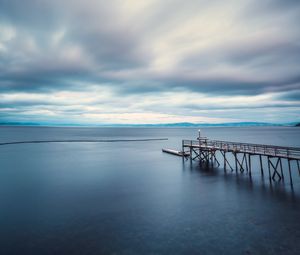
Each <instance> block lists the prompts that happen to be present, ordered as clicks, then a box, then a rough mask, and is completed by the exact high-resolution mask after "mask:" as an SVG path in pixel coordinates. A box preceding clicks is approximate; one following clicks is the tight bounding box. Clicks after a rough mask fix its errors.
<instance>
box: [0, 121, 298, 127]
mask: <svg viewBox="0 0 300 255" xmlns="http://www.w3.org/2000/svg"><path fill="white" fill-rule="evenodd" d="M0 126H74V127H75V126H77V127H80V126H81V127H82V126H90V127H257V126H300V122H299V123H297V122H296V123H295V122H293V123H285V124H274V123H267V122H231V123H190V122H179V123H165V124H74V123H72V124H70V123H60V124H57V123H34V122H0Z"/></svg>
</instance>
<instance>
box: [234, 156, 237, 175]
mask: <svg viewBox="0 0 300 255" xmlns="http://www.w3.org/2000/svg"><path fill="white" fill-rule="evenodd" d="M234 159H235V172H237V169H238V167H237V155H236V152H235V153H234Z"/></svg>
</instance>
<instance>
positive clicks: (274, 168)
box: [182, 136, 300, 185]
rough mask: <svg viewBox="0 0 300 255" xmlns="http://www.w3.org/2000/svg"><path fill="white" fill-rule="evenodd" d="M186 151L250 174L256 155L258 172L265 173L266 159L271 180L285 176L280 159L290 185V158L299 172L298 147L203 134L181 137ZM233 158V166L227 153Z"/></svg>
mask: <svg viewBox="0 0 300 255" xmlns="http://www.w3.org/2000/svg"><path fill="white" fill-rule="evenodd" d="M185 153H188V156H189V158H190V160H199V161H200V163H205V164H208V163H211V164H217V166H218V167H219V166H221V163H222V164H223V168H224V171H226V169H227V168H230V169H231V171H234V170H235V171H236V172H238V171H240V172H242V173H243V172H246V173H248V174H249V176H250V177H251V175H252V166H251V163H252V162H251V159H252V158H253V157H258V158H259V163H260V172H261V175H262V176H263V175H264V167H263V165H264V164H263V161H265V160H266V161H267V165H268V175H269V179H270V181H271V180H273V181H281V180H284V173H283V172H284V171H283V167H282V164H283V160H286V161H287V164H288V171H289V179H290V183H291V185H293V179H292V171H293V169H292V166H291V162H292V161H295V162H296V165H297V170H298V174H299V176H300V148H295V147H284V146H273V145H264V144H251V143H236V142H228V141H217V140H209V139H207V138H206V137H200V136H199V137H198V138H197V140H182V154H183V155H185ZM229 154H231V157H233V158H234V166H232V165H231V164H230V161H229V160H228V156H230V155H229Z"/></svg>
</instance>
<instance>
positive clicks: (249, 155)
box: [246, 154, 251, 177]
mask: <svg viewBox="0 0 300 255" xmlns="http://www.w3.org/2000/svg"><path fill="white" fill-rule="evenodd" d="M248 159H249V176H250V177H251V154H248ZM246 164H247V162H246Z"/></svg>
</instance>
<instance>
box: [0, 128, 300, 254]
mask: <svg viewBox="0 0 300 255" xmlns="http://www.w3.org/2000/svg"><path fill="white" fill-rule="evenodd" d="M201 135H203V136H206V137H208V138H209V139H214V140H225V141H234V142H247V143H259V144H270V145H280V146H293V147H300V128H296V127H275V126H274V127H207V128H205V127H201ZM197 136H198V128H162V127H160V128H155V127H148V128H141V127H139V128H134V127H132V128H131V127H126V128H125V127H123V128H120V127H112V128H104V127H8V126H6V127H0V143H3V142H13V141H34V140H68V139H69V140H71V139H73V140H92V139H96V140H103V139H104V140H105V139H106V140H135V139H157V138H168V140H153V141H121V142H99V143H88V142H82V143H68V142H62V143H38V144H26V143H24V144H14V145H2V146H0V254H1V255H2V254H3V255H8V254H22V255H25V254H30V255H35V254H37V255H43V254H51V255H52V254H97V255H99V254H138V255H140V254H285V255H286V254H300V176H299V173H298V169H297V166H296V163H295V162H292V175H293V186H291V185H290V181H289V175H288V169H287V163H286V162H283V168H284V169H283V170H284V176H285V179H284V181H272V182H270V181H269V178H268V175H267V165H266V162H265V163H264V169H265V170H264V171H265V175H264V177H262V176H261V172H260V168H259V162H258V160H257V159H253V164H252V178H250V177H249V175H248V174H247V173H246V172H244V173H240V172H237V173H236V172H235V171H231V170H230V169H227V171H224V169H223V167H222V166H223V164H222V163H221V166H220V167H217V166H216V165H214V166H209V167H207V166H203V165H200V164H199V162H198V161H192V162H191V161H190V160H185V159H183V158H181V157H177V156H174V155H170V154H166V153H163V152H162V148H171V149H176V150H181V143H182V139H196V138H197ZM229 160H231V159H229ZM220 161H221V162H222V158H220ZM232 164H233V163H232Z"/></svg>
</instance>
